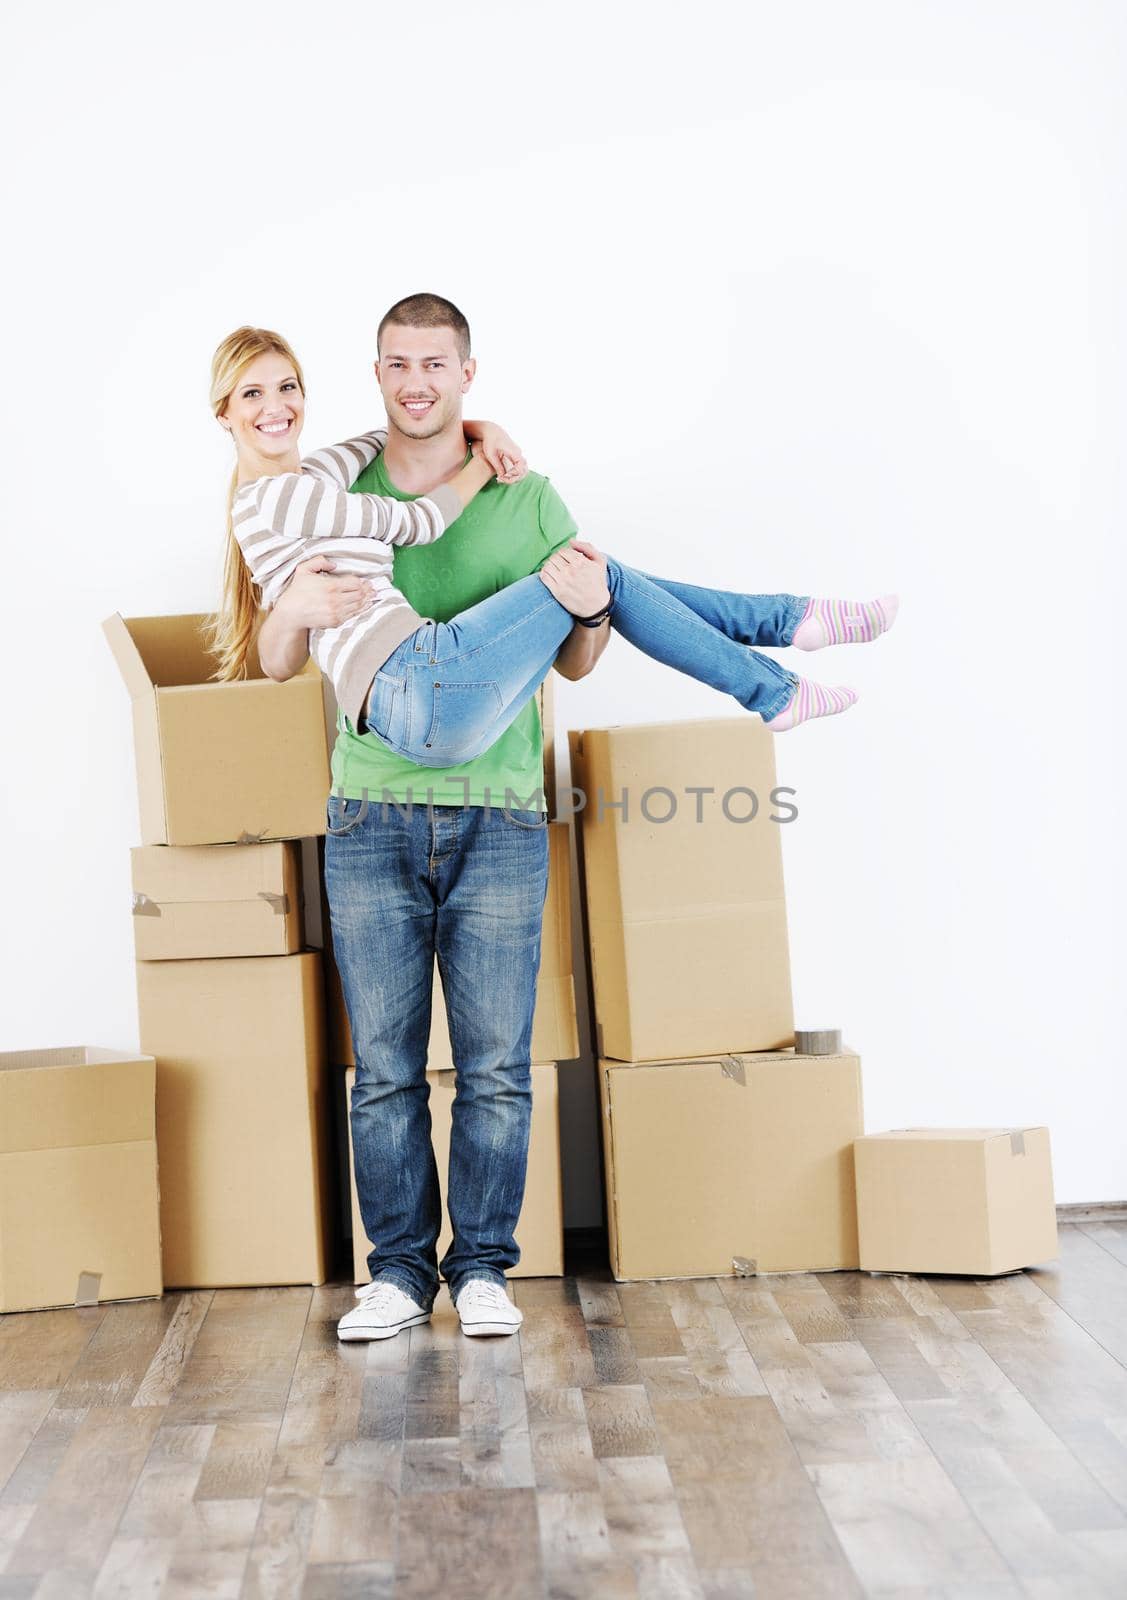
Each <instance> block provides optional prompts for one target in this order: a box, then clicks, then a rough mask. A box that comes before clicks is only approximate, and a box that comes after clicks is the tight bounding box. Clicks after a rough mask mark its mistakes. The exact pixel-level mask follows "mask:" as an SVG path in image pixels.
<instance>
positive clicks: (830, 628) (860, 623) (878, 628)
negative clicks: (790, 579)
mask: <svg viewBox="0 0 1127 1600" xmlns="http://www.w3.org/2000/svg"><path fill="white" fill-rule="evenodd" d="M899 609H900V597H899V595H895V594H882V595H881V596H880V598H879V599H877V600H813V599H811V600H808V601H807V603H806V610H805V611H804V612H803V613H802V616H801V617H800V618H799V622H798V626H797V628H795V630H794V638H793V639H792V640H791V644H793V645H795V646H796V647H797V648H798V649H799V650H821V649H822V648H823V647H824V646H825V645H827V644H868V642H869V640H870V639H877V638H879V637H880V635H881V634H882V633H887V632H888V630H889V628H891V626H892V624H893V623H894V622H895V621H896V613H897V611H898V610H899Z"/></svg>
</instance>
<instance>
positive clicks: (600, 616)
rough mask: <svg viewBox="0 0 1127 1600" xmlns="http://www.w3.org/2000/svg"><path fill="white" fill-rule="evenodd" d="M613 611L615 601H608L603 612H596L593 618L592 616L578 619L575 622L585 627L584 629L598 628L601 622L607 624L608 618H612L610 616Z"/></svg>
mask: <svg viewBox="0 0 1127 1600" xmlns="http://www.w3.org/2000/svg"><path fill="white" fill-rule="evenodd" d="M613 610H614V600H613V599H611V600H608V601H607V603H606V605H605V606H604V607H603V609H602V610H601V611H596V612H595V613H594V615H593V616H590V617H576V619H575V620H576V622H578V623H579V624H580V625H581V627H584V628H597V627H598V626H599V623H600V622H605V621H606V620H607V618H608V617H609V616H610V614H611V612H612V611H613Z"/></svg>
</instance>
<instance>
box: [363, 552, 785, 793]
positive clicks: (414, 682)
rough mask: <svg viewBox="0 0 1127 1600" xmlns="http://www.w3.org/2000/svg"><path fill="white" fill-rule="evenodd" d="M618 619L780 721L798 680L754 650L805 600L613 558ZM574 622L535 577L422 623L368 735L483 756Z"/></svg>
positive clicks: (375, 709)
mask: <svg viewBox="0 0 1127 1600" xmlns="http://www.w3.org/2000/svg"><path fill="white" fill-rule="evenodd" d="M607 582H608V585H609V588H610V592H611V595H612V597H613V599H614V610H613V612H612V614H611V626H612V627H613V628H614V629H615V630H616V631H617V632H618V633H621V634H622V636H623V638H625V639H629V641H630V643H631V644H633V645H635V646H636V647H637V648H638V649H639V650H642V651H644V652H645V654H646V655H648V656H652V657H653V658H654V660H656V661H662V662H665V663H666V665H668V666H671V667H675V668H676V669H677V670H678V671H679V672H684V673H687V674H688V675H689V676H690V677H693V678H696V679H698V680H699V681H700V682H701V683H707V684H709V685H711V687H712V688H714V689H719V690H720V691H721V692H722V693H724V694H730V695H732V696H734V698H735V699H736V701H737V703H738V704H739V705H741V706H742V707H743V708H744V709H745V710H746V711H754V712H758V713H759V715H760V716H761V717H764V718H767V717H773V716H775V714H776V713H777V712H779V711H781V710H782V709H783V707H784V706H785V705H786V703H787V701H788V700H789V699H790V698H791V696H792V695H793V693H794V690H795V686H796V684H797V682H798V679H797V677H796V676H795V674H794V673H793V672H790V671H788V669H787V668H786V667H784V666H781V665H780V663H779V662H777V661H773V660H771V658H770V657H769V656H763V655H760V654H759V652H758V651H757V650H755V649H754V648H751V647H752V646H755V645H775V646H778V645H788V644H790V642H791V639H792V638H793V636H794V630H795V628H796V627H797V625H798V622H799V619H800V618H801V616H802V613H803V611H804V610H805V608H806V598H807V597H806V596H805V595H793V594H738V593H733V592H729V591H727V590H724V589H708V588H705V587H702V586H700V585H696V584H689V583H675V582H672V581H670V580H669V579H666V578H657V577H652V576H651V575H650V574H649V573H645V572H639V571H638V570H637V569H636V568H634V567H627V566H623V565H622V563H621V562H618V561H615V560H614V559H613V558H610V557H608V559H607ZM574 622H575V618H574V617H573V616H572V615H571V614H570V613H569V612H568V611H566V610H565V608H564V607H563V606H561V605H560V603H559V601H558V600H556V599H555V597H554V596H553V595H552V594H551V592H550V591H549V590H548V588H547V587H546V586H545V584H544V583H543V582H542V581H541V579H540V578H539V577H537V576H536V575H533V576H532V577H528V578H521V579H519V580H518V582H516V583H513V584H510V585H509V586H508V588H506V589H501V590H500V591H499V592H498V593H497V594H492V595H490V596H489V597H488V599H486V600H482V601H480V602H479V603H478V604H477V605H475V606H471V607H469V609H468V610H466V611H462V612H459V614H458V615H457V616H456V617H455V618H454V619H453V621H451V622H434V621H429V622H424V623H423V624H422V626H421V627H419V628H417V629H416V630H415V632H414V633H413V634H412V635H411V636H410V637H409V638H407V639H405V640H404V641H403V643H402V644H401V645H399V646H398V648H397V649H396V650H394V651H393V652H392V654H391V655H390V656H389V657H388V659H387V660H386V661H385V662H384V664H383V666H382V667H381V668H380V670H379V671H378V672H377V673H376V675H375V680H374V682H373V685H372V690H371V695H370V697H369V705H368V716H367V718H366V720H365V729H366V731H367V732H370V733H373V734H375V736H376V738H377V739H379V740H380V741H381V743H383V744H386V745H388V746H389V747H390V748H391V749H393V750H395V751H397V753H398V754H400V755H403V756H406V757H407V758H408V760H410V761H414V762H415V763H417V765H419V766H422V767H448V766H455V765H458V764H460V763H461V762H464V761H470V760H472V759H473V758H474V757H475V756H479V755H481V753H482V752H483V751H484V750H487V749H488V748H489V746H490V745H491V744H493V743H494V742H495V741H496V740H497V739H498V738H500V736H501V734H502V733H504V731H505V729H506V728H507V727H508V726H509V724H510V723H511V722H512V720H513V718H514V717H515V716H516V715H517V713H518V711H520V709H521V707H522V706H523V705H524V704H525V703H526V701H528V700H529V699H530V697H531V696H532V695H533V694H535V692H536V689H537V687H538V685H539V684H540V683H542V682H543V680H544V678H545V676H546V675H547V673H548V670H549V668H550V667H551V665H552V662H553V661H554V660H555V657H556V652H557V651H558V650H559V648H560V645H561V644H562V643H563V641H564V640H565V639H566V638H567V636H568V634H569V633H570V632H571V629H572V626H573V624H574Z"/></svg>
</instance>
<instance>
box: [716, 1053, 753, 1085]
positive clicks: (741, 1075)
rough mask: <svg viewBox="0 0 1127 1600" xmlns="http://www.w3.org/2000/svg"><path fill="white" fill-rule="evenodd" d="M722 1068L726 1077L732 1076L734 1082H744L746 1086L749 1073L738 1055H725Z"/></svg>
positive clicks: (721, 1064)
mask: <svg viewBox="0 0 1127 1600" xmlns="http://www.w3.org/2000/svg"><path fill="white" fill-rule="evenodd" d="M720 1070H721V1072H722V1073H723V1074H724V1076H725V1077H726V1078H731V1079H732V1081H733V1082H734V1083H742V1084H743V1085H744V1086H745V1088H746V1086H747V1073H746V1072H745V1071H744V1064H743V1062H742V1061H741V1060H740V1059H739V1058H738V1056H725V1057H724V1059H723V1060H722V1061H721V1063H720Z"/></svg>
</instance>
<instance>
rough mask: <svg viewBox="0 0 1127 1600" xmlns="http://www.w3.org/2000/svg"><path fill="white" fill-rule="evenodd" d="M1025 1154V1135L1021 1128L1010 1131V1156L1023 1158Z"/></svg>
mask: <svg viewBox="0 0 1127 1600" xmlns="http://www.w3.org/2000/svg"><path fill="white" fill-rule="evenodd" d="M1024 1154H1025V1133H1024V1130H1023V1129H1021V1128H1011V1129H1010V1155H1011V1156H1023V1155H1024Z"/></svg>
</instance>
